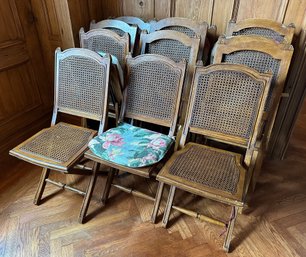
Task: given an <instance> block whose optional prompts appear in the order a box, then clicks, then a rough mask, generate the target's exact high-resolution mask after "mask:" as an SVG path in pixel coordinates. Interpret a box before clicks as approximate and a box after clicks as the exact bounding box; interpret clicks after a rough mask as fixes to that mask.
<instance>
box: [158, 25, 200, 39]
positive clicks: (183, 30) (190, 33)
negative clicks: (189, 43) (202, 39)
mask: <svg viewBox="0 0 306 257" xmlns="http://www.w3.org/2000/svg"><path fill="white" fill-rule="evenodd" d="M162 30H174V31H178V32H181V33H184V34H186V35H187V36H189V37H191V38H193V37H195V36H196V33H195V32H194V31H193V30H192V29H189V28H186V27H182V26H169V27H165V28H162Z"/></svg>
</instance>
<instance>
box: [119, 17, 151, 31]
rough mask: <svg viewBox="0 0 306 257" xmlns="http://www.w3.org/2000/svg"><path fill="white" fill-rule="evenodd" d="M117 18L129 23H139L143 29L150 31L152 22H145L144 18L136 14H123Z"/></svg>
mask: <svg viewBox="0 0 306 257" xmlns="http://www.w3.org/2000/svg"><path fill="white" fill-rule="evenodd" d="M115 19H116V20H120V21H124V22H125V23H127V24H129V25H137V26H138V28H140V29H141V30H146V31H147V32H150V26H151V25H150V23H147V22H144V21H143V20H142V19H140V18H138V17H135V16H121V17H117V18H115Z"/></svg>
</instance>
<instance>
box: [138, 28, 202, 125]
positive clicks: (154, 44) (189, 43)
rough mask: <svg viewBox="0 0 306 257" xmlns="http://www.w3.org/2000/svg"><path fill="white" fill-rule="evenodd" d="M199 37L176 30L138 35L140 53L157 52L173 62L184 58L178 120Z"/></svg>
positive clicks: (183, 103)
mask: <svg viewBox="0 0 306 257" xmlns="http://www.w3.org/2000/svg"><path fill="white" fill-rule="evenodd" d="M199 44H200V39H199V38H190V37H189V36H187V35H185V34H183V33H181V32H177V31H163V30H160V31H155V32H152V33H150V34H146V33H142V34H141V37H140V47H141V48H140V49H141V50H140V51H141V52H140V53H141V54H159V55H163V56H166V57H168V58H170V59H172V60H173V61H175V62H180V61H181V60H185V61H186V62H187V70H186V75H185V81H184V88H183V96H182V107H181V110H180V114H179V116H180V121H179V123H180V124H181V123H182V122H181V121H182V120H183V119H184V114H185V112H186V108H187V101H188V96H189V91H190V84H191V80H192V76H193V73H194V69H195V66H196V63H197V56H198V52H199Z"/></svg>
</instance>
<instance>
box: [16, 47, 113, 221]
mask: <svg viewBox="0 0 306 257" xmlns="http://www.w3.org/2000/svg"><path fill="white" fill-rule="evenodd" d="M69 56H82V57H84V56H85V57H89V58H90V59H92V60H94V61H96V62H97V63H99V65H101V66H104V67H105V68H106V78H105V92H106V93H104V104H103V114H102V115H101V116H100V115H98V114H90V113H85V112H82V111H79V110H74V109H71V108H64V107H61V106H59V104H58V95H59V62H60V60H62V59H65V58H66V57H69ZM109 69H110V57H109V56H107V57H106V58H102V57H101V56H99V55H98V54H97V53H95V52H93V51H90V50H88V49H78V48H73V49H68V50H65V51H63V52H61V50H60V48H57V49H56V51H55V67H54V71H55V72H54V107H53V115H52V119H51V127H50V128H48V129H51V130H52V129H53V128H54V127H55V126H56V121H57V116H58V113H65V114H69V115H74V116H78V117H82V118H88V119H93V120H97V121H100V124H99V131H98V134H100V133H102V132H103V131H104V129H105V124H106V114H107V102H108V101H107V100H108V94H107V92H108V83H109V78H108V77H109ZM58 124H60V123H58ZM68 125H69V126H72V127H78V126H75V125H70V124H68ZM84 129H85V128H84ZM45 130H46V129H44V130H42V131H40V132H38V133H37V134H35V135H34V136H32V137H31V138H29V139H28V140H26V141H24V142H23V143H21V144H20V145H18V146H17V147H15V148H14V149H13V150H11V151H10V155H12V156H15V157H17V158H19V159H22V160H25V161H27V162H30V163H32V164H35V165H38V166H41V167H43V172H42V175H41V178H40V181H39V184H38V188H37V191H36V194H35V198H34V204H35V205H39V204H40V203H41V199H42V195H43V192H44V189H45V186H46V183H47V182H48V183H50V184H53V185H55V186H58V187H60V188H63V189H68V190H70V191H73V192H76V193H78V194H80V195H82V196H84V199H83V203H82V207H81V211H80V214H79V222H80V223H83V222H84V219H85V217H86V213H87V210H88V206H89V199H90V198H91V195H92V192H93V189H94V185H95V183H96V179H97V174H98V170H99V166H100V165H99V164H95V165H94V167H93V168H92V169H91V168H89V167H83V166H82V165H77V163H78V161H80V160H81V159H82V158H83V157H84V152H85V151H86V150H87V146H86V147H83V148H81V149H80V150H79V152H78V153H77V154H75V155H74V156H72V157H71V158H70V159H69V160H68V161H67V162H65V163H64V164H63V165H57V163H56V162H54V161H52V160H50V159H48V158H43V157H37V156H36V155H32V154H27V156H24V154H23V153H22V151H21V147H22V146H24V145H25V144H26V143H27V142H29V141H31V140H32V139H34V138H35V137H37V136H38V135H40V134H41V133H42V132H44V131H45ZM86 130H88V131H91V132H92V133H91V137H90V138H92V137H94V136H95V135H96V134H97V131H94V130H91V129H86ZM51 169H52V170H56V171H59V172H61V173H64V174H80V175H91V178H90V181H89V183H88V187H87V190H86V192H83V191H81V190H79V189H76V188H73V187H71V186H69V185H66V184H64V183H61V182H56V181H53V180H51V179H49V178H48V177H49V174H50V171H51ZM75 169H76V170H75ZM77 169H83V170H81V171H80V170H77Z"/></svg>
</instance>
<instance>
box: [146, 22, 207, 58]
mask: <svg viewBox="0 0 306 257" xmlns="http://www.w3.org/2000/svg"><path fill="white" fill-rule="evenodd" d="M158 30H173V31H178V32H181V33H184V34H185V35H187V36H188V37H190V38H195V37H198V38H200V45H199V52H198V57H197V59H198V60H200V61H203V60H207V59H208V52H207V51H206V52H205V51H204V49H205V44H208V46H209V42H208V41H207V37H206V36H207V30H208V24H207V23H206V22H198V21H195V20H191V19H189V18H183V17H169V18H165V19H162V20H159V21H157V22H154V23H152V24H151V28H150V33H152V32H154V31H158ZM204 54H205V55H204ZM204 63H205V61H204Z"/></svg>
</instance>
